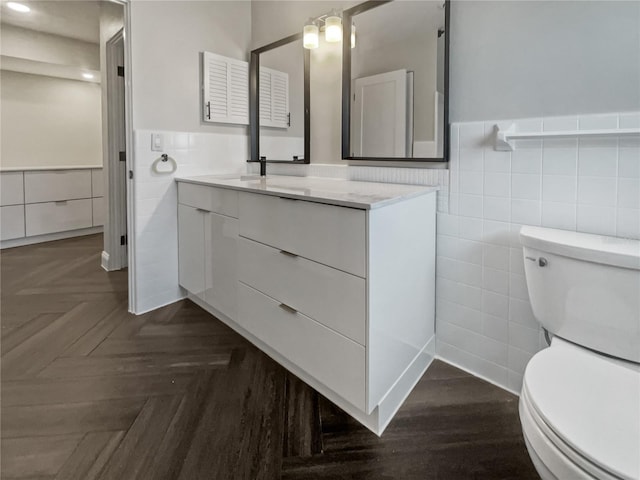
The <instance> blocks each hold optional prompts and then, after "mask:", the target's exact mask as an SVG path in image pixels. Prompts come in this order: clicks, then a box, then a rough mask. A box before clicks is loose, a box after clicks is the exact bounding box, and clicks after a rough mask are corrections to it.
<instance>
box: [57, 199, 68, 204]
mask: <svg viewBox="0 0 640 480" xmlns="http://www.w3.org/2000/svg"><path fill="white" fill-rule="evenodd" d="M55 203H56V205H66V204H67V201H66V200H58V201H57V202H55Z"/></svg>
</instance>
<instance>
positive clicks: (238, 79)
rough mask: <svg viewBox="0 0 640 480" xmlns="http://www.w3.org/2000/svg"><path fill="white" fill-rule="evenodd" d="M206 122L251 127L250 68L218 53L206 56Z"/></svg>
mask: <svg viewBox="0 0 640 480" xmlns="http://www.w3.org/2000/svg"><path fill="white" fill-rule="evenodd" d="M203 61H204V65H203V69H202V70H203V73H204V79H203V82H202V84H203V89H204V115H203V117H204V120H205V121H207V122H219V123H235V124H242V125H248V124H249V64H248V63H247V62H243V61H241V60H235V59H233V58H228V57H223V56H222V55H217V54H215V53H210V52H204V54H203Z"/></svg>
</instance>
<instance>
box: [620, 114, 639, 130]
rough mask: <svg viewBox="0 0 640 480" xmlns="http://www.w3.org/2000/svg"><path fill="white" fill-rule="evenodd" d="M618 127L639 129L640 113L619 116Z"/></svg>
mask: <svg viewBox="0 0 640 480" xmlns="http://www.w3.org/2000/svg"><path fill="white" fill-rule="evenodd" d="M618 126H619V128H640V112H629V113H621V114H619V115H618Z"/></svg>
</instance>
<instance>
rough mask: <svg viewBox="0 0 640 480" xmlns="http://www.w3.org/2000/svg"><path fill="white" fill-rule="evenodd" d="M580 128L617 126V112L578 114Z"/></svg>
mask: <svg viewBox="0 0 640 480" xmlns="http://www.w3.org/2000/svg"><path fill="white" fill-rule="evenodd" d="M578 128H579V129H580V130H602V129H607V130H609V129H615V128H618V114H597V115H580V116H579V117H578Z"/></svg>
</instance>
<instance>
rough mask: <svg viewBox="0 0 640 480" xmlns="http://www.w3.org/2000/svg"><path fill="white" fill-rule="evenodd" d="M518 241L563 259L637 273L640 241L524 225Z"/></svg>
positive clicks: (639, 265)
mask: <svg viewBox="0 0 640 480" xmlns="http://www.w3.org/2000/svg"><path fill="white" fill-rule="evenodd" d="M520 242H521V243H522V245H524V246H526V247H531V248H535V249H536V250H541V251H544V252H549V253H554V254H556V255H562V256H564V257H570V258H576V259H579V260H585V261H588V262H595V263H602V264H605V265H612V266H616V267H622V268H632V269H636V270H640V240H632V239H628V238H616V237H608V236H604V235H593V234H590V233H580V232H570V231H568V230H556V229H554V228H543V227H531V226H523V227H522V228H521V229H520Z"/></svg>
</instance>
